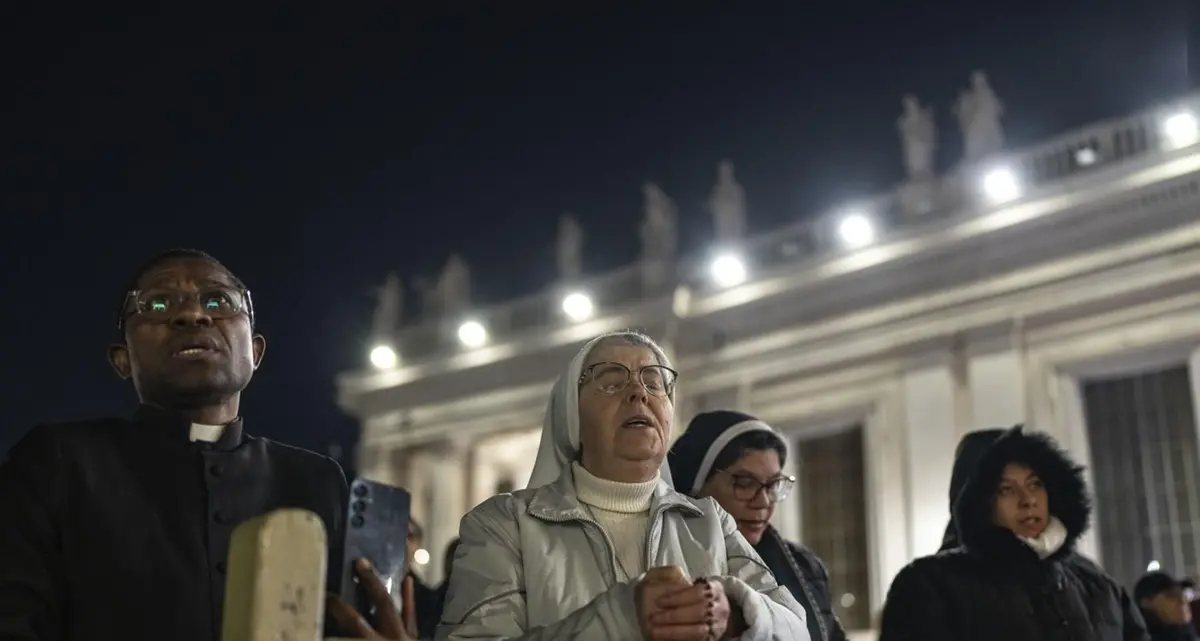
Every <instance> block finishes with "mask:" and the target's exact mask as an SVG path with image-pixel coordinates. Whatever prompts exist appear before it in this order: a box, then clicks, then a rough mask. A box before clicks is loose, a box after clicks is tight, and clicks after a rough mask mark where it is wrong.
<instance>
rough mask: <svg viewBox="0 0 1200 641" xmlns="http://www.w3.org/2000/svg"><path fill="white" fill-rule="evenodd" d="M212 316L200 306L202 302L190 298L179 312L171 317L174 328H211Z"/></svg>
mask: <svg viewBox="0 0 1200 641" xmlns="http://www.w3.org/2000/svg"><path fill="white" fill-rule="evenodd" d="M212 324H213V318H212V316H211V315H210V314H209V313H208V312H207V311H206V310H205V309H204V306H203V305H201V304H200V301H197V300H195V299H192V298H189V299H187V300H186V301H184V303H183V305H180V306H179V309H178V311H176V312H175V315H174V316H172V317H171V325H172V326H174V327H211V326H212Z"/></svg>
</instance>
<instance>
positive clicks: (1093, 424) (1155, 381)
mask: <svg viewBox="0 0 1200 641" xmlns="http://www.w3.org/2000/svg"><path fill="white" fill-rule="evenodd" d="M1083 406H1084V417H1085V419H1086V422H1087V434H1088V443H1089V446H1090V449H1091V453H1092V466H1091V467H1092V479H1093V483H1094V484H1095V487H1094V488H1093V492H1094V494H1095V501H1094V504H1095V506H1096V508H1095V509H1096V514H1095V520H1094V522H1095V527H1096V531H1097V535H1098V537H1099V542H1100V557H1101V558H1100V560H1101V562H1102V563H1103V564H1104V569H1105V570H1106V571H1108V573H1109V574H1111V575H1112V576H1113V578H1115V579H1116V580H1117V581H1118V582H1119V583H1121V584H1123V585H1133V583H1134V582H1135V581H1136V580H1137V578H1138V577H1139V576H1141V575H1142V574H1143V573H1144V572H1145V571H1146V568H1147V567H1148V566H1149V564H1150V563H1152V562H1157V563H1158V564H1159V565H1161V567H1162V569H1164V570H1167V571H1169V572H1171V573H1173V574H1178V575H1183V576H1195V574H1196V573H1197V572H1200V536H1198V534H1200V491H1198V487H1200V486H1198V483H1200V476H1198V474H1197V473H1198V471H1200V470H1198V467H1200V466H1198V460H1197V459H1198V458H1200V449H1198V448H1197V439H1196V416H1195V408H1194V407H1193V401H1192V390H1191V381H1190V380H1189V376H1188V371H1187V368H1186V367H1176V368H1172V369H1168V370H1164V371H1159V372H1152V373H1148V374H1139V375H1137V376H1126V377H1122V378H1113V379H1106V380H1092V381H1086V382H1085V383H1084V385H1083Z"/></svg>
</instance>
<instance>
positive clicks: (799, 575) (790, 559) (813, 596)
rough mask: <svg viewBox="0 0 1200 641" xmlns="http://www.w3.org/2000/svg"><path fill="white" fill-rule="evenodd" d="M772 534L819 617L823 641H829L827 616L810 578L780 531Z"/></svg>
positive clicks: (819, 627)
mask: <svg viewBox="0 0 1200 641" xmlns="http://www.w3.org/2000/svg"><path fill="white" fill-rule="evenodd" d="M771 534H772V535H774V536H773V538H774V539H775V540H774V541H773V542H774V543H775V545H778V546H779V547H780V548H782V550H783V558H785V559H787V562H788V565H790V566H792V572H793V573H794V574H795V575H796V580H797V581H798V582H799V583H800V589H801V590H803V591H804V598H805V599H807V600H808V605H809V607H811V608H812V609H813V615H814V616H816V617H817V629H818V630H820V631H821V639H822V641H828V640H829V630H828V629H826V627H825V617H824V616H822V613H821V604H820V603H818V602H817V598H816V596H817V595H816V594H815V593H814V592H813V590H812V586H810V585H809V584H808V578H807V577H805V576H804V573H803V572H801V571H800V564H799V563H797V562H796V559H795V557H793V556H792V551H791V550H789V549H788V546H787V543H786V542H785V541H784V540H783V537H782V536H780V535H779V533H778V532H774V531H772V532H771ZM779 587H780V589H783V590H786V589H787V588H786V587H784V586H782V585H780V586H779ZM830 605H832V604H830Z"/></svg>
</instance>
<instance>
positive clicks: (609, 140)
mask: <svg viewBox="0 0 1200 641" xmlns="http://www.w3.org/2000/svg"><path fill="white" fill-rule="evenodd" d="M22 4H28V5H38V6H42V5H48V4H50V3H22ZM172 4H174V5H180V3H172ZM323 4H325V5H326V6H329V7H332V6H339V7H340V6H342V5H345V8H344V11H346V12H345V13H341V14H338V13H334V12H333V11H332V10H330V11H328V12H326V13H323V14H315V13H314V14H310V15H304V13H303V11H302V10H301V9H295V8H294V9H291V10H290V11H288V12H287V13H286V14H284V13H280V14H278V15H250V14H249V13H247V11H248V10H247V9H246V8H245V7H240V8H239V9H238V10H237V11H235V12H229V13H225V12H217V11H214V12H212V13H213V14H212V15H205V14H204V13H203V12H205V11H207V10H209V9H210V7H209V6H208V5H203V4H195V3H189V4H187V5H186V7H187V8H186V10H185V9H177V11H180V13H179V14H178V15H154V16H151V15H146V14H142V15H134V14H131V15H118V14H108V15H100V14H96V15H84V14H82V13H78V12H79V11H95V9H92V8H90V5H88V4H79V5H78V6H74V5H72V6H70V10H71V12H68V11H67V10H66V8H63V9H62V10H61V12H60V13H57V14H55V15H37V16H35V15H30V14H28V13H23V14H20V15H18V14H15V13H12V12H13V11H24V12H28V11H31V9H26V8H22V9H19V10H17V9H12V8H6V9H5V11H6V12H8V14H7V15H5V16H4V17H3V18H2V19H3V21H4V23H5V24H6V26H7V27H8V29H9V30H10V31H11V35H9V36H6V37H5V38H4V44H3V45H2V46H3V48H4V62H3V65H4V67H5V74H4V82H5V85H6V88H7V89H8V90H9V91H6V92H5V94H6V96H7V97H6V98H4V107H5V109H4V112H5V114H6V115H5V116H4V117H3V118H2V119H0V121H2V124H0V127H2V128H3V136H2V137H0V150H2V151H0V158H3V166H2V167H0V170H2V174H0V175H3V176H4V180H3V184H2V185H0V197H2V200H0V279H2V282H3V290H2V291H3V292H4V296H5V299H6V300H7V301H8V307H7V310H8V313H7V314H6V315H5V316H4V317H3V323H4V328H5V330H6V333H7V335H8V345H7V346H6V349H5V352H4V357H3V359H2V362H0V384H2V385H3V388H4V389H5V391H6V394H5V398H6V406H7V407H6V415H7V416H6V419H5V421H4V423H3V424H2V426H0V451H2V450H3V449H5V448H6V447H7V445H8V444H10V443H11V442H12V441H13V440H15V439H16V438H17V437H18V436H19V435H20V434H22V433H23V432H24V431H25V430H26V429H28V428H29V427H30V426H32V425H33V424H35V423H37V422H42V421H50V420H62V419H70V418H86V417H92V416H96V415H102V414H112V413H127V412H129V411H131V410H132V408H133V407H134V403H135V397H134V395H133V391H132V388H131V387H129V386H128V385H127V384H125V383H122V382H121V381H119V380H117V379H116V378H115V376H114V375H113V374H112V373H111V371H110V369H109V367H108V364H107V362H106V360H105V347H106V345H107V344H108V343H109V342H111V340H112V339H113V338H114V337H115V335H116V334H115V327H114V322H113V314H114V313H115V309H114V308H115V306H116V304H117V303H118V302H119V301H120V296H121V294H122V290H123V288H124V287H125V284H126V281H127V280H128V279H129V278H130V276H131V274H132V271H133V270H134V269H135V268H136V267H137V266H138V265H139V264H140V263H142V262H143V261H144V260H145V259H147V258H148V257H150V256H151V255H153V254H155V253H157V252H159V251H161V250H163V249H167V248H172V247H194V248H200V249H203V250H205V251H208V252H210V253H212V254H214V255H215V256H216V257H217V258H219V259H220V260H222V261H223V262H225V263H226V264H227V265H228V266H229V267H230V268H231V269H232V270H233V271H234V272H235V273H236V274H238V275H239V276H240V277H241V278H242V279H243V280H245V281H246V282H247V284H248V285H249V287H250V288H251V290H252V291H253V293H254V297H255V301H256V304H257V310H258V317H259V320H260V328H261V330H262V331H263V332H264V333H265V334H266V336H267V341H268V349H267V356H266V360H265V363H264V366H263V368H262V369H260V370H259V373H258V374H257V376H256V378H255V380H254V383H253V384H252V385H251V388H250V390H249V392H248V394H247V395H246V397H245V401H244V403H243V415H244V416H246V421H247V430H249V431H251V432H253V433H257V434H259V435H264V436H269V437H272V438H277V439H280V440H283V441H287V442H292V443H297V444H301V445H304V446H308V447H312V448H315V449H320V450H325V449H326V447H327V445H328V443H330V442H332V441H335V440H345V439H347V438H351V437H352V435H353V430H354V429H355V428H354V424H353V422H352V421H350V420H349V419H347V418H346V417H344V416H342V415H341V414H340V412H339V411H338V410H337V408H336V407H335V406H334V402H333V396H334V392H333V376H334V374H335V372H337V371H339V370H343V369H346V368H349V367H354V366H359V365H361V364H362V363H364V362H365V350H366V346H365V340H366V336H365V335H366V329H367V327H368V325H369V322H370V312H371V309H372V306H373V301H372V298H371V295H370V290H371V288H372V287H373V286H374V285H375V284H377V283H378V282H379V281H381V280H382V279H383V278H384V276H385V275H386V273H387V272H388V271H390V270H397V271H398V272H399V273H400V274H401V275H402V276H404V277H405V278H406V279H408V278H412V277H413V276H416V275H427V276H432V275H434V274H435V273H436V272H437V270H439V269H440V267H441V266H442V264H443V263H444V261H445V259H446V257H447V255H448V254H449V253H450V252H452V251H458V252H461V253H462V254H463V255H464V256H465V258H466V260H467V261H468V263H469V264H470V265H471V267H472V270H473V284H472V290H473V297H474V299H475V300H476V301H478V302H482V303H486V302H494V301H502V300H504V299H507V298H510V297H512V296H514V295H517V294H522V293H527V292H531V291H534V290H536V289H538V288H540V287H542V286H544V285H545V284H547V283H548V282H550V280H551V279H552V278H553V277H554V259H553V238H554V234H555V229H556V221H557V218H558V216H559V215H560V214H561V213H562V212H564V211H572V212H575V213H576V214H577V215H578V216H579V218H580V220H581V221H582V223H583V225H584V227H585V229H586V230H587V234H588V235H587V240H586V250H585V251H586V259H585V264H586V268H587V269H588V270H589V271H596V270H601V269H607V268H611V267H614V266H617V265H619V264H622V263H625V262H627V261H629V260H631V259H632V258H633V257H634V256H635V255H636V253H637V251H638V240H637V233H636V230H637V223H638V219H639V217H640V186H641V184H642V182H643V181H645V180H653V181H656V182H658V183H659V184H660V185H661V186H662V187H663V188H664V189H665V190H666V191H667V193H669V194H670V195H671V196H672V197H674V198H675V199H676V201H677V202H678V204H679V206H680V209H681V227H682V235H683V248H684V249H685V250H688V249H689V248H692V249H697V250H699V249H702V248H703V246H704V243H705V241H706V239H707V238H708V237H709V236H710V235H711V222H710V219H709V217H708V215H707V214H706V213H705V211H704V209H703V203H704V199H705V198H706V197H707V194H708V192H709V189H710V188H711V186H712V183H713V181H714V178H715V171H716V164H717V162H718V161H719V160H720V159H721V158H725V157H728V158H731V159H733V160H734V162H735V163H736V166H737V170H738V177H739V179H740V180H741V182H742V184H743V185H744V186H745V188H746V191H747V195H748V199H749V209H750V225H751V228H752V229H755V230H767V229H770V228H772V227H776V226H779V225H781V224H785V223H787V222H790V221H793V220H796V219H798V218H801V217H804V216H810V215H814V214H817V213H820V212H821V210H822V209H823V208H826V207H829V206H830V205H834V204H836V203H838V202H839V201H841V200H842V199H845V198H847V197H851V196H855V195H861V194H864V193H869V192H872V191H877V190H881V189H883V188H885V187H886V186H887V185H889V184H893V183H895V182H896V181H898V180H899V179H900V178H901V177H902V168H901V163H900V155H899V154H900V152H899V143H898V140H897V136H896V132H895V125H894V123H895V119H896V117H897V116H898V115H899V112H900V98H901V96H902V95H903V94H905V93H907V92H909V91H912V92H915V93H917V94H918V95H919V96H920V97H921V98H922V99H923V100H926V101H932V102H933V103H934V104H935V106H936V109H937V112H938V118H939V120H940V125H941V127H942V133H941V140H942V148H941V150H940V153H939V155H940V156H941V157H942V160H943V161H944V163H945V164H948V163H950V162H953V161H954V160H955V159H956V158H957V155H958V149H959V142H958V136H957V133H956V130H955V126H954V122H953V119H952V117H951V115H950V113H949V106H950V104H951V103H952V101H953V99H954V97H955V96H956V95H957V94H958V92H959V91H960V90H961V89H962V88H964V87H965V86H966V81H967V76H968V74H969V72H970V71H971V70H972V69H976V68H980V69H984V70H986V71H987V72H989V75H990V77H991V80H992V85H993V87H994V88H995V90H996V92H997V93H998V95H999V96H1000V97H1001V99H1002V100H1004V102H1005V103H1006V105H1007V109H1008V116H1007V119H1006V130H1007V133H1008V136H1009V139H1010V141H1011V142H1012V143H1014V144H1016V145H1021V144H1025V143H1030V142H1036V141H1037V140H1038V139H1040V138H1044V137H1046V136H1048V135H1050V134H1053V133H1055V132H1059V131H1062V130H1065V129H1069V128H1071V127H1073V126H1078V125H1082V124H1085V123H1087V122H1090V121H1094V120H1098V119H1101V118H1105V117H1110V116H1119V115H1123V114H1125V113H1128V112H1131V111H1133V110H1135V109H1137V108H1139V107H1142V106H1145V105H1147V104H1149V103H1152V102H1154V101H1156V100H1160V99H1162V98H1163V97H1166V96H1170V95H1173V94H1178V93H1181V92H1183V91H1186V90H1187V89H1188V87H1189V86H1195V85H1194V83H1193V82H1190V81H1189V78H1188V65H1187V64H1186V60H1187V58H1188V48H1187V46H1186V44H1185V43H1186V41H1187V38H1186V36H1187V32H1188V25H1189V22H1188V20H1189V19H1194V18H1195V16H1194V15H1192V16H1189V15H1188V13H1187V11H1188V6H1187V5H1188V1H1187V0H1155V1H1153V2H1146V1H1143V2H1116V1H1110V0H1095V1H1094V2H1073V3H1047V2H1038V3H1034V2H1018V3H985V4H980V3H970V2H951V1H949V0H944V1H943V2H915V3H914V2H910V3H901V2H862V3H849V2H846V3H800V2H796V3H785V2H742V3H732V2H730V3H720V4H722V5H724V6H726V7H728V8H727V9H726V10H724V11H719V10H716V7H717V6H718V3H716V2H705V1H701V0H695V1H691V2H683V1H675V2H669V1H661V2H659V1H656V2H638V3H634V2H623V3H606V6H608V7H609V8H607V9H604V10H602V11H599V10H598V11H590V12H589V11H585V10H583V9H575V10H573V11H572V10H568V9H556V8H554V7H555V6H562V5H569V4H572V5H573V4H576V3H558V5H554V4H551V3H533V2H504V3H500V2H442V3H437V4H439V5H444V8H442V9H437V10H433V9H423V10H418V9H416V8H415V7H416V6H417V5H418V3H416V2H413V3H402V2H389V3H323ZM370 4H376V5H379V6H390V7H393V9H392V10H391V11H390V12H387V11H384V10H380V11H379V12H377V13H371V12H370V11H369V10H368V9H362V8H361V6H362V5H370ZM409 4H411V5H412V7H413V8H407V9H395V7H404V6H407V5H409ZM430 4H433V3H430ZM578 4H579V6H601V5H600V4H599V3H586V4H585V3H578ZM312 5H313V6H317V3H312ZM351 5H353V6H355V7H358V8H357V9H355V10H356V11H359V12H358V13H349V11H350V9H349V7H350V6H351ZM872 5H875V6H872ZM1059 5H1071V6H1078V7H1090V8H1089V9H1088V10H1086V11H1084V10H1072V9H1070V8H1064V7H1060V6H1059ZM230 6H232V5H230ZM294 6H295V7H304V6H305V5H303V4H301V5H294ZM501 6H503V7H505V9H500V8H499V7H501ZM785 6H795V7H805V8H804V9H784V8H783V7H785ZM64 7H65V6H64ZM514 7H527V8H520V9H516V8H514ZM754 7H757V8H756V9H753V8H754ZM185 11H186V12H185ZM1193 11H1195V9H1193ZM1193 42H1195V40H1193ZM1192 53H1193V55H1192V57H1193V59H1195V57H1196V56H1195V55H1194V54H1195V52H1194V51H1193V52H1192ZM1192 75H1193V79H1192V80H1193V81H1194V80H1195V79H1196V74H1195V73H1194V72H1193V74H1192ZM408 299H409V304H408V308H409V310H412V308H413V306H414V305H413V303H414V299H415V297H414V296H412V295H410V296H409V297H408Z"/></svg>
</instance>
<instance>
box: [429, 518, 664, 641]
mask: <svg viewBox="0 0 1200 641" xmlns="http://www.w3.org/2000/svg"><path fill="white" fill-rule="evenodd" d="M459 541H460V542H459V546H458V550H457V552H456V553H455V557H454V571H453V572H451V573H450V588H449V590H448V591H447V594H446V605H445V609H444V610H443V613H442V620H441V622H440V624H439V625H438V635H437V638H438V639H439V640H441V641H467V640H468V639H471V640H487V641H558V640H561V639H580V640H581V641H582V640H590V639H639V638H641V631H640V629H639V626H638V619H637V607H636V605H635V603H634V584H632V583H618V584H616V585H614V586H613V587H611V588H609V589H608V591H606V592H603V593H601V594H600V595H599V596H597V597H596V598H595V599H592V601H591V602H590V603H588V604H587V605H585V606H583V607H581V608H579V609H578V610H576V611H575V612H572V613H571V614H569V615H567V616H566V617H564V618H563V619H561V620H560V621H558V622H556V623H553V624H550V625H546V626H540V627H536V628H530V627H528V626H527V625H526V621H527V616H526V615H527V612H526V603H525V574H524V563H523V560H522V550H521V542H520V535H519V532H518V530H517V517H516V513H515V510H514V508H513V506H512V496H511V495H501V496H495V497H492V498H491V499H488V500H487V501H485V502H484V503H483V504H482V505H480V506H479V507H477V508H475V509H474V510H471V512H469V513H468V514H467V515H466V516H465V517H463V520H462V525H461V526H460V528H459Z"/></svg>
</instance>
